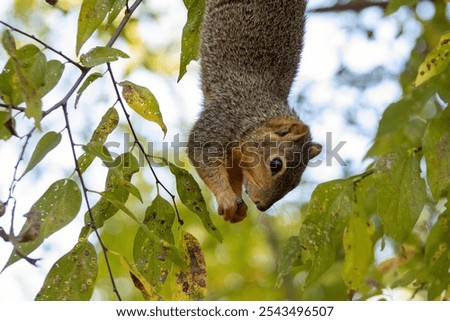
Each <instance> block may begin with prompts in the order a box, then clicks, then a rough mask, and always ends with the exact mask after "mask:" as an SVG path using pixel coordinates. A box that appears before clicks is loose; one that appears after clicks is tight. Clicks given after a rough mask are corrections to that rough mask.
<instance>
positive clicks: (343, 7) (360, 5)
mask: <svg viewBox="0 0 450 321" xmlns="http://www.w3.org/2000/svg"><path fill="white" fill-rule="evenodd" d="M387 6H388V1H352V2H349V3H345V4H339V3H338V4H335V5H333V6H329V7H323V8H317V9H313V10H311V11H310V13H326V12H342V11H356V12H360V11H362V10H364V9H366V8H369V7H379V8H382V9H386V8H387Z"/></svg>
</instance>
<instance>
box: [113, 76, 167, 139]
mask: <svg viewBox="0 0 450 321" xmlns="http://www.w3.org/2000/svg"><path fill="white" fill-rule="evenodd" d="M119 85H120V86H122V96H123V98H125V101H126V102H127V104H128V105H129V106H130V107H131V108H132V109H133V110H134V111H135V112H137V113H138V114H139V115H140V116H142V117H143V118H145V119H147V120H149V121H152V122H155V123H157V124H158V125H159V126H160V127H161V129H162V131H163V132H164V136H165V135H166V133H167V127H166V125H165V124H164V121H163V118H162V115H161V112H160V111H159V104H158V101H157V100H156V98H155V96H154V95H153V94H152V92H151V91H150V90H149V89H147V88H145V87H142V86H138V85H136V84H134V83H132V82H130V81H123V82H121V83H120V84H119Z"/></svg>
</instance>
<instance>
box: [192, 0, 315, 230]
mask: <svg viewBox="0 0 450 321" xmlns="http://www.w3.org/2000/svg"><path fill="white" fill-rule="evenodd" d="M206 3H207V5H206V10H205V15H204V21H203V24H202V32H201V46H200V57H201V61H200V63H201V80H202V90H203V96H204V102H203V110H202V112H201V114H200V116H199V118H198V120H197V121H196V123H195V124H194V126H193V128H192V131H191V133H190V135H189V143H188V156H189V159H190V161H191V163H192V164H193V166H194V167H195V168H196V170H197V172H198V174H199V176H200V177H201V179H202V180H203V181H204V182H205V184H206V185H207V186H208V188H209V189H210V190H211V191H212V192H213V193H214V195H215V197H216V199H217V203H218V213H219V214H220V215H221V216H222V217H223V218H224V219H225V220H226V221H229V222H232V223H235V222H240V221H242V220H243V219H244V218H245V217H246V213H247V205H246V204H245V203H244V201H243V200H242V189H243V187H244V188H245V191H246V193H247V194H248V196H249V197H250V199H251V200H252V201H253V203H254V204H255V205H256V206H257V208H258V209H259V210H261V211H265V210H267V209H268V208H270V206H272V204H273V203H275V202H276V201H278V200H279V199H281V198H282V197H283V196H284V195H286V194H287V193H288V192H289V191H291V190H292V189H294V188H295V187H296V186H297V185H298V184H299V182H300V179H301V175H302V173H303V172H304V170H305V168H306V165H307V163H308V161H309V160H310V159H311V158H313V157H315V156H317V155H318V154H319V153H320V152H321V150H322V146H321V145H319V144H318V143H314V142H312V140H311V135H310V131H309V127H308V126H307V125H306V124H304V123H303V122H302V121H301V120H300V118H299V117H298V115H297V114H296V113H295V111H294V110H293V109H292V108H290V107H289V106H288V102H287V99H288V95H289V91H290V89H291V86H292V82H293V80H294V77H295V75H296V73H297V69H298V65H299V62H300V54H301V51H302V47H303V36H304V28H305V7H306V1H305V0H208V1H206Z"/></svg>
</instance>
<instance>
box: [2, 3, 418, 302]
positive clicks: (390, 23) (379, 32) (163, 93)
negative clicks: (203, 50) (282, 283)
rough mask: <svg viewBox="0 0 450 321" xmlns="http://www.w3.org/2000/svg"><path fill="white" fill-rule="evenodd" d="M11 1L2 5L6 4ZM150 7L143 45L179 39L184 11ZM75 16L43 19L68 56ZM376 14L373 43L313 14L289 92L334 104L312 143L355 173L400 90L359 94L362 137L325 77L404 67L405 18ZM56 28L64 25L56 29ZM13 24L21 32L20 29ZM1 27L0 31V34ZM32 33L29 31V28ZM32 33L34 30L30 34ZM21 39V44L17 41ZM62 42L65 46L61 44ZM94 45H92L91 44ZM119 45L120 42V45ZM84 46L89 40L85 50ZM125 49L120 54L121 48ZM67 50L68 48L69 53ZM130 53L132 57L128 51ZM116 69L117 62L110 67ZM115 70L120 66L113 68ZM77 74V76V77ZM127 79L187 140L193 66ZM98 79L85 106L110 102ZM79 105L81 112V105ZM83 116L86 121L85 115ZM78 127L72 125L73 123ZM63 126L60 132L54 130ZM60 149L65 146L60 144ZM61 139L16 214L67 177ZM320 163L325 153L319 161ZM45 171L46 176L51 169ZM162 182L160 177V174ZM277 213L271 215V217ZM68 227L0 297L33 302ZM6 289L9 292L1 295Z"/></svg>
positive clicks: (194, 96) (387, 87) (368, 15)
mask: <svg viewBox="0 0 450 321" xmlns="http://www.w3.org/2000/svg"><path fill="white" fill-rule="evenodd" d="M8 2H9V3H11V2H12V0H7V3H8ZM148 5H150V6H151V7H152V8H154V9H156V10H158V11H160V12H162V16H161V19H160V21H159V22H158V23H147V24H143V25H142V28H143V29H141V30H140V31H141V32H142V33H143V34H145V35H149V36H148V43H149V44H151V45H153V46H161V45H163V44H164V43H165V42H166V41H167V38H168V37H170V38H172V39H175V40H177V39H179V38H180V35H181V29H182V26H183V23H184V21H185V10H184V7H183V5H182V1H181V0H172V1H150V2H149V4H148ZM76 14H77V12H72V13H70V14H68V15H67V16H65V17H64V19H62V18H63V16H61V15H60V14H58V13H54V14H49V15H46V21H47V22H48V23H49V24H50V26H49V27H50V28H51V29H52V31H54V32H55V37H54V39H51V40H50V41H49V42H50V43H56V44H57V46H58V48H69V49H68V50H67V52H69V53H70V54H72V53H71V52H70V51H71V50H73V49H72V48H71V47H72V45H73V43H74V35H75V22H76ZM381 17H382V12H381V11H379V10H371V11H367V12H365V13H364V15H363V16H362V17H361V18H359V19H358V20H357V22H358V23H362V24H363V25H366V26H371V27H373V28H374V37H375V40H376V41H368V40H367V39H366V37H365V36H364V35H362V34H361V35H359V36H358V35H356V36H355V35H353V36H352V37H349V36H348V35H347V34H346V33H345V32H342V29H341V28H342V26H343V25H345V24H346V19H354V18H355V16H353V15H348V14H342V15H340V16H338V17H333V16H332V15H325V14H324V15H312V16H311V17H310V18H309V20H308V26H307V35H306V39H305V48H304V52H303V58H302V65H301V69H300V75H299V77H298V80H297V81H296V83H295V85H294V86H293V90H292V99H291V100H292V104H294V103H295V100H296V99H295V97H296V96H297V95H298V94H299V93H301V92H302V91H304V90H305V88H306V87H305V84H313V85H312V86H311V87H308V90H311V92H308V94H309V95H310V96H312V97H313V98H312V103H313V104H317V105H318V106H322V105H323V104H332V107H333V108H328V109H326V110H324V111H323V112H322V111H321V112H320V115H315V116H313V117H309V116H308V121H309V122H310V126H311V128H312V132H313V137H314V138H315V140H317V141H319V142H320V143H322V144H323V145H324V146H326V137H327V136H326V133H327V132H332V146H333V147H334V146H336V144H337V143H338V142H340V141H347V143H346V144H345V145H344V147H343V148H342V149H341V152H340V155H341V156H342V157H343V158H344V159H347V160H350V161H352V164H353V165H354V167H353V170H355V171H361V170H363V168H364V166H366V165H367V162H363V161H362V159H363V157H364V153H365V151H367V148H368V146H369V144H370V140H371V138H372V137H373V135H374V133H375V131H376V124H377V121H378V118H379V116H380V111H382V110H383V109H384V108H385V107H386V106H387V105H388V104H389V103H390V102H392V101H394V100H395V99H398V98H399V95H400V90H399V88H398V87H396V86H395V85H394V83H393V82H390V81H382V82H380V83H379V84H378V85H377V86H375V87H374V88H372V89H370V90H368V91H367V92H364V96H363V97H362V98H363V99H364V101H367V104H368V105H370V106H371V107H372V108H369V109H367V110H365V109H361V110H358V111H357V114H356V115H355V117H356V119H357V121H358V122H360V123H363V124H365V130H366V131H367V132H368V133H369V134H371V135H372V136H370V135H361V133H358V132H357V131H356V130H355V128H348V126H347V125H346V123H345V120H344V118H343V111H344V110H345V108H346V107H348V104H349V102H352V101H353V100H354V99H355V95H356V93H355V91H354V90H351V89H349V90H348V91H345V92H337V91H336V90H335V84H334V83H333V82H332V79H331V77H332V76H333V75H334V74H335V72H336V70H337V68H339V65H338V63H339V61H340V59H341V58H342V59H343V60H344V61H345V62H346V63H347V64H348V66H349V68H351V69H352V70H353V71H355V72H360V73H364V72H367V71H368V70H371V69H372V68H373V67H374V66H378V65H381V64H385V63H386V62H389V64H388V66H387V67H388V69H390V70H391V71H392V72H398V71H399V70H398V68H399V67H401V66H402V63H403V61H404V60H405V59H406V58H407V56H408V54H409V51H410V50H411V46H412V43H411V42H410V38H407V37H403V38H400V39H396V38H395V37H396V35H397V32H398V27H399V26H398V23H397V22H396V21H397V20H396V19H399V20H400V21H404V20H405V19H406V18H405V17H406V16H405V14H404V13H401V12H400V13H399V14H398V15H397V16H396V18H390V19H384V20H383V21H382V22H381V23H380V18H381ZM0 19H2V20H6V21H7V22H12V23H13V24H14V20H13V19H12V18H11V17H9V16H8V5H5V4H3V5H2V6H0ZM61 26H64V27H63V28H61ZM406 26H407V27H406V28H409V31H410V32H411V33H412V34H413V35H414V34H415V35H416V36H417V34H418V32H419V29H418V28H417V27H416V26H415V25H414V24H411V23H410V24H408V23H407V24H406ZM18 27H21V26H20V25H18ZM3 30H4V28H0V31H3ZM28 31H30V30H28ZM31 32H32V30H31ZM20 39H21V40H22V41H27V42H28V40H27V39H24V38H20ZM61 41H66V42H67V45H64V44H61ZM91 44H92V45H94V42H91ZM118 47H119V48H120V43H119V44H118ZM84 48H89V43H88V44H87V45H86V46H85V47H84ZM125 51H126V50H125ZM72 52H73V51H72ZM0 53H1V56H0V65H1V66H3V65H4V63H5V60H6V58H5V57H4V52H3V51H0ZM46 54H47V52H46ZM131 55H132V53H131ZM169 55H170V57H169V58H170V59H176V60H178V51H177V50H174V51H172V52H171V53H169ZM113 66H114V67H115V68H117V70H118V69H120V63H118V64H114V65H113ZM117 66H119V67H117ZM75 76H76V75H75ZM128 79H130V80H132V81H135V82H136V83H138V84H142V85H145V86H148V87H149V88H151V89H152V91H153V93H154V94H155V95H156V97H157V99H158V101H159V103H160V106H161V110H162V113H163V117H164V120H165V122H166V124H167V127H168V128H169V132H168V134H167V136H166V139H165V141H167V142H170V141H171V140H172V137H173V136H174V135H175V134H178V133H180V135H181V137H186V135H187V133H188V130H189V128H190V126H191V124H192V122H193V120H194V119H195V117H196V115H197V114H198V113H199V111H200V101H201V92H200V90H199V87H198V82H199V80H198V65H197V64H192V65H191V66H190V67H189V71H188V74H187V75H186V76H185V77H184V79H183V80H182V81H181V82H180V83H178V84H177V83H176V75H174V76H172V77H169V78H168V77H165V76H161V75H156V74H150V73H149V72H146V71H138V72H135V73H133V74H132V75H131V76H130V77H128ZM102 89H103V88H102V85H101V82H99V83H98V84H96V85H94V86H92V87H91V88H89V91H87V92H86V96H83V97H82V103H83V104H84V106H86V105H87V104H89V103H91V102H92V104H94V102H96V101H99V97H100V102H101V103H105V101H110V100H111V99H109V97H108V95H107V93H104V92H103V91H102ZM60 97H61V96H60V95H59V93H58V95H49V97H47V98H46V100H45V101H46V102H48V105H51V103H52V102H55V101H57V100H59V99H60ZM80 108H81V110H77V111H74V112H73V115H77V116H76V117H78V121H79V122H87V123H88V124H89V125H90V126H91V127H92V126H95V124H96V123H97V121H98V119H99V118H100V117H101V116H102V114H103V111H102V110H100V108H97V109H96V108H93V107H92V108H90V109H89V112H88V113H86V109H85V110H83V108H82V107H80ZM84 108H85V107H84ZM295 108H296V110H297V111H298V112H299V114H300V115H302V107H301V106H299V105H298V104H296V105H295ZM86 116H88V117H89V118H86ZM133 119H134V121H135V122H136V124H137V128H138V131H139V132H140V133H141V134H142V135H145V136H146V137H149V139H152V140H157V141H160V140H161V139H162V133H161V130H160V129H159V128H158V127H157V126H156V125H153V124H149V123H148V122H142V121H140V120H139V119H138V118H136V117H134V118H133ZM74 123H75V125H76V122H74ZM54 124H57V123H56V120H55V119H53V120H50V121H47V123H45V124H44V125H45V126H47V127H48V128H50V127H51V126H50V125H54ZM56 128H58V129H61V128H60V127H56ZM89 135H90V133H79V134H78V137H77V141H80V142H81V141H85V140H86V138H87V137H88V136H89ZM116 139H117V140H118V141H122V139H121V138H120V137H116ZM15 141H16V142H17V144H18V145H15V146H12V144H11V143H10V142H8V143H4V142H2V141H1V142H0V155H1V157H0V168H1V169H2V173H1V177H0V200H2V199H4V198H6V196H7V192H8V187H9V184H10V181H11V173H10V172H11V170H12V168H13V166H14V164H15V162H16V159H17V157H18V154H17V153H18V147H19V146H20V145H21V144H22V142H19V141H18V140H17V139H16V140H15ZM64 146H65V147H64ZM67 147H68V143H67V142H64V141H63V142H62V143H61V144H60V146H59V147H58V149H57V150H55V151H53V154H52V155H49V156H51V157H48V159H45V160H44V161H43V162H42V163H41V164H40V165H39V167H38V168H36V169H35V172H36V173H37V174H44V175H39V176H38V177H39V179H38V180H36V177H37V176H33V175H29V176H27V177H25V178H24V179H23V180H22V181H21V182H20V184H19V185H18V186H17V188H16V193H15V195H16V197H17V199H18V201H19V202H18V206H17V213H19V214H18V215H17V216H20V215H21V213H26V212H27V211H28V209H29V208H30V206H31V205H32V204H33V203H34V202H35V201H36V199H37V198H38V197H39V196H40V195H41V194H42V193H43V192H44V191H45V190H46V188H47V187H48V186H49V185H50V184H51V183H52V182H54V181H55V180H57V179H60V178H62V177H65V176H66V175H67V164H66V162H67V161H66V158H63V157H61V158H57V159H56V160H55V156H56V154H57V153H60V154H61V155H67V153H70V151H69V149H68V148H67ZM321 157H322V158H321V159H322V160H325V156H321ZM49 169H51V171H49ZM342 174H343V171H342V168H341V167H340V166H339V165H338V164H337V163H336V162H333V163H332V166H325V164H324V165H321V166H320V167H317V168H311V169H308V171H307V173H306V174H305V177H304V178H305V180H306V181H311V182H313V183H314V184H311V185H303V186H301V187H299V188H298V189H297V190H296V192H293V193H291V194H289V195H288V196H287V197H286V198H285V199H284V200H283V202H294V204H297V203H298V199H299V196H301V198H302V199H304V200H307V199H308V195H309V194H310V193H311V191H312V188H313V186H314V185H315V184H316V183H317V182H323V181H326V180H330V179H335V178H339V177H341V176H342ZM92 176H93V175H91V177H90V180H89V181H88V184H89V186H91V187H92V188H94V189H95V188H96V187H98V190H101V189H102V185H103V182H102V181H101V180H99V181H95V177H92ZM164 178H165V176H164ZM271 214H273V215H276V214H277V213H276V212H271ZM79 216H80V217H79V218H78V219H77V220H76V222H75V223H73V227H72V229H70V228H69V229H67V228H66V229H64V231H63V232H62V233H56V234H55V235H53V236H52V237H51V238H50V239H49V240H48V241H46V243H45V245H44V246H43V247H41V248H40V249H38V250H37V251H36V252H35V253H33V254H32V255H31V256H32V257H42V258H44V259H43V260H42V261H40V262H39V268H35V267H32V266H30V265H29V264H28V263H25V262H23V261H22V262H18V263H16V264H15V265H14V266H12V267H10V268H8V269H7V270H5V271H4V272H3V273H2V274H0V289H2V291H0V300H32V299H33V298H34V296H35V294H36V293H37V292H38V290H39V288H40V286H41V284H42V282H43V280H44V277H45V275H46V274H47V272H48V270H49V269H50V267H51V266H52V265H53V263H54V261H55V260H56V259H57V258H59V257H60V256H61V255H62V254H64V253H66V252H67V251H68V250H69V249H70V248H71V247H72V246H73V244H74V243H75V240H76V239H77V236H78V231H79V228H80V227H81V225H82V215H79ZM8 219H9V215H7V216H6V217H4V218H2V219H0V226H3V227H5V228H9V224H8V221H7V220H8ZM21 224H22V221H21V220H18V221H17V222H16V226H17V228H16V229H19V227H20V226H21ZM10 251H11V246H10V245H9V244H7V243H4V242H0V267H2V266H3V265H4V263H5V262H6V260H7V258H8V257H9V254H10ZM5 289H7V290H5Z"/></svg>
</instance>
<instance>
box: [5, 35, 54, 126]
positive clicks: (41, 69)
mask: <svg viewBox="0 0 450 321" xmlns="http://www.w3.org/2000/svg"><path fill="white" fill-rule="evenodd" d="M10 36H11V35H10V34H9V36H8V33H4V34H3V38H2V39H3V43H4V45H6V46H7V47H8V48H7V51H8V53H9V54H10V56H11V58H10V59H9V60H8V62H7V63H6V65H5V68H4V71H3V72H2V75H1V77H0V81H1V82H2V85H0V91H1V97H2V100H4V101H5V102H6V103H7V104H13V105H18V104H20V103H21V102H23V101H25V103H26V109H25V116H27V117H28V118H34V121H35V125H36V127H37V128H38V129H40V121H41V118H42V103H41V99H40V98H41V96H40V92H39V88H40V87H43V86H44V80H45V74H46V67H47V62H46V58H45V55H44V54H43V53H42V52H41V51H40V50H39V48H37V47H36V46H34V45H26V46H24V47H22V48H20V49H17V50H16V49H15V45H14V44H13V43H11V38H10Z"/></svg>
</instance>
